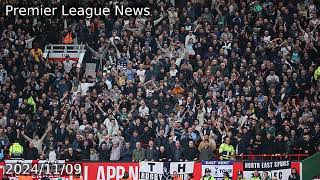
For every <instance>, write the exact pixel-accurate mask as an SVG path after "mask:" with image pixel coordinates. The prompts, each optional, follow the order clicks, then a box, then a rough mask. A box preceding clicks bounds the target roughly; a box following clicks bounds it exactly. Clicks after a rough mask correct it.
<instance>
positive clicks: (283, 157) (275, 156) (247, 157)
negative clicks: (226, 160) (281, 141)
mask: <svg viewBox="0 0 320 180" xmlns="http://www.w3.org/2000/svg"><path fill="white" fill-rule="evenodd" d="M235 157H236V160H242V161H243V160H297V161H300V160H302V159H304V158H307V157H309V154H248V155H236V156H235Z"/></svg>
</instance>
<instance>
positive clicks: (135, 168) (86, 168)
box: [82, 162, 139, 180]
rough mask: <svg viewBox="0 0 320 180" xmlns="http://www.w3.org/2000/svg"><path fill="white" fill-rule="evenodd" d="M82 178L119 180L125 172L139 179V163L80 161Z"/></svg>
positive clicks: (89, 179)
mask: <svg viewBox="0 0 320 180" xmlns="http://www.w3.org/2000/svg"><path fill="white" fill-rule="evenodd" d="M82 172H83V180H96V179H99V180H120V179H121V177H122V176H123V174H124V173H125V172H128V173H129V176H130V177H132V179H133V180H139V163H93V162H84V163H82Z"/></svg>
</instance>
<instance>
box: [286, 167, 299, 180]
mask: <svg viewBox="0 0 320 180" xmlns="http://www.w3.org/2000/svg"><path fill="white" fill-rule="evenodd" d="M295 179H300V176H299V174H298V172H297V170H296V169H295V168H292V169H291V174H290V175H289V178H288V180H295Z"/></svg>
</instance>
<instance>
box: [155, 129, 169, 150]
mask: <svg viewBox="0 0 320 180" xmlns="http://www.w3.org/2000/svg"><path fill="white" fill-rule="evenodd" d="M155 144H156V146H157V147H160V146H164V147H167V145H168V139H167V138H166V137H165V136H164V131H163V130H161V131H160V133H159V136H158V137H157V138H156V140H155Z"/></svg>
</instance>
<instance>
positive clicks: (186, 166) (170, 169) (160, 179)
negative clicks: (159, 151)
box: [139, 162, 194, 180]
mask: <svg viewBox="0 0 320 180" xmlns="http://www.w3.org/2000/svg"><path fill="white" fill-rule="evenodd" d="M139 165H140V180H150V179H152V180H171V177H172V174H173V173H174V172H177V174H178V175H179V176H180V177H181V178H182V180H186V179H187V174H190V173H193V171H194V162H171V163H170V162H140V164H139Z"/></svg>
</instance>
